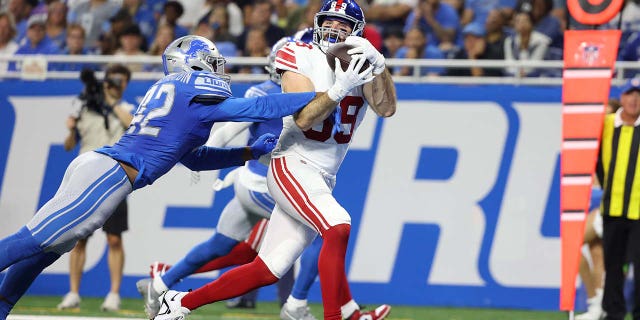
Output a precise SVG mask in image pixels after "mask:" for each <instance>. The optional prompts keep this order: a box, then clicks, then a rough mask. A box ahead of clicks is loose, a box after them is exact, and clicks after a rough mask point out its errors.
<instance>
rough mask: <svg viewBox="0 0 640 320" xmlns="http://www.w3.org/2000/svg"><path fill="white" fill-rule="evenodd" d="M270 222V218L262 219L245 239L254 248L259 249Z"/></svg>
mask: <svg viewBox="0 0 640 320" xmlns="http://www.w3.org/2000/svg"><path fill="white" fill-rule="evenodd" d="M268 223H269V220H267V219H262V220H260V221H259V222H258V223H256V225H255V226H253V229H251V233H250V234H249V237H248V238H247V239H246V240H245V241H244V242H246V243H247V244H248V245H250V246H251V248H252V249H253V250H256V251H258V248H259V247H260V243H261V242H262V237H263V236H264V231H265V228H266V227H267V224H268Z"/></svg>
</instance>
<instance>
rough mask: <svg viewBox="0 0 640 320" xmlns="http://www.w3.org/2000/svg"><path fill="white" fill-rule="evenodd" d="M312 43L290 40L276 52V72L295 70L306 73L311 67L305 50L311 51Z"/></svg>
mask: <svg viewBox="0 0 640 320" xmlns="http://www.w3.org/2000/svg"><path fill="white" fill-rule="evenodd" d="M311 48H312V47H311V45H310V44H307V43H304V42H289V43H287V44H286V45H285V46H284V47H282V48H281V49H280V50H278V52H277V53H276V60H275V65H276V72H278V73H284V72H285V71H293V72H295V73H301V74H305V73H306V72H307V71H308V69H309V67H308V64H307V63H306V62H307V61H306V60H307V59H305V52H304V50H307V51H309V52H308V53H307V54H309V53H310V52H311Z"/></svg>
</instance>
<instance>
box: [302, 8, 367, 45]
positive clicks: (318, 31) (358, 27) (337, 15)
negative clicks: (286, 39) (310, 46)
mask: <svg viewBox="0 0 640 320" xmlns="http://www.w3.org/2000/svg"><path fill="white" fill-rule="evenodd" d="M327 18H333V19H339V20H343V21H345V22H347V23H349V24H350V25H351V34H348V35H351V36H362V32H363V30H364V24H365V21H364V13H363V12H362V9H361V8H360V6H359V5H358V4H357V3H356V2H355V1H354V0H332V1H327V2H325V3H324V5H322V8H321V9H320V11H319V12H318V13H316V16H315V19H314V22H313V42H314V43H315V44H317V45H318V46H319V47H320V48H325V49H326V48H328V47H329V46H330V45H331V44H334V43H338V42H342V41H344V38H346V37H344V36H341V35H342V34H344V32H343V31H341V30H337V29H332V28H326V27H322V23H323V22H324V21H325V20H326V19H327Z"/></svg>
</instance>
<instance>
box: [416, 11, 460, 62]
mask: <svg viewBox="0 0 640 320" xmlns="http://www.w3.org/2000/svg"><path fill="white" fill-rule="evenodd" d="M415 27H418V28H420V29H422V31H423V32H424V33H425V35H426V36H427V39H429V40H428V42H427V44H428V45H432V46H436V47H438V48H440V50H442V51H447V50H450V49H452V48H453V47H454V46H455V41H456V35H457V33H458V29H459V28H460V17H458V13H457V12H456V9H454V8H453V7H452V6H451V5H450V4H448V3H444V2H442V1H440V0H420V2H419V3H418V5H417V6H416V7H415V9H414V10H413V11H412V12H411V13H410V14H409V16H408V17H407V20H406V22H405V26H404V32H405V33H409V31H410V30H411V29H413V28H415Z"/></svg>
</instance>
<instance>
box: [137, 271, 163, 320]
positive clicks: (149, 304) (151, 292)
mask: <svg viewBox="0 0 640 320" xmlns="http://www.w3.org/2000/svg"><path fill="white" fill-rule="evenodd" d="M136 287H137V288H138V292H139V293H140V295H142V299H143V300H144V312H145V313H146V314H147V316H149V319H153V318H154V317H155V316H156V315H157V314H158V310H160V300H159V298H160V295H161V294H162V292H157V291H156V290H155V289H154V288H153V279H151V278H145V279H142V280H139V281H138V282H136Z"/></svg>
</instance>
